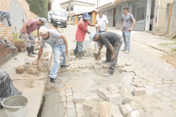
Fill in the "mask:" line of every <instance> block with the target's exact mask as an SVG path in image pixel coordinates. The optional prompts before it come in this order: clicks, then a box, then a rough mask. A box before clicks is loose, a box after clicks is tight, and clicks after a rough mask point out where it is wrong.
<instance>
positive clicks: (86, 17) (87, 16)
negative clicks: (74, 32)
mask: <svg viewBox="0 0 176 117" xmlns="http://www.w3.org/2000/svg"><path fill="white" fill-rule="evenodd" d="M83 16H84V19H86V20H88V19H90V17H89V14H88V13H87V12H84V14H83Z"/></svg>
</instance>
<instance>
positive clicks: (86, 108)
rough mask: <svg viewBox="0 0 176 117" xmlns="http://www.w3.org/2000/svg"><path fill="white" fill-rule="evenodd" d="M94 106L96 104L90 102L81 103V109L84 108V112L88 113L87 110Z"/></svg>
mask: <svg viewBox="0 0 176 117" xmlns="http://www.w3.org/2000/svg"><path fill="white" fill-rule="evenodd" d="M95 106H96V103H95V102H92V101H86V102H84V103H83V107H84V110H85V111H88V110H90V109H92V108H94V107H95Z"/></svg>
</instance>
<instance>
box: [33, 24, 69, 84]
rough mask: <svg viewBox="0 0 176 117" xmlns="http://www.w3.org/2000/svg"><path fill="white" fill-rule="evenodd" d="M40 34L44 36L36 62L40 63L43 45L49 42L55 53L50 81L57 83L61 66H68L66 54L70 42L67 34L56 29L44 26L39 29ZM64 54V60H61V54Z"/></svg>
mask: <svg viewBox="0 0 176 117" xmlns="http://www.w3.org/2000/svg"><path fill="white" fill-rule="evenodd" d="M39 33H40V36H41V37H42V39H41V42H40V49H39V52H38V58H37V61H36V62H35V63H34V64H39V60H40V57H41V55H42V53H43V46H44V45H45V43H48V44H49V45H50V46H51V47H52V49H53V54H54V64H53V66H52V70H51V72H50V75H49V77H50V82H51V83H56V77H57V72H58V70H59V67H60V66H61V67H68V66H69V65H67V64H66V63H65V62H66V56H68V44H67V39H66V38H65V36H63V35H61V34H60V33H59V32H58V31H56V30H54V29H50V30H48V29H47V28H45V27H44V26H42V27H41V28H40V29H39ZM61 54H62V56H63V59H62V61H60V56H61Z"/></svg>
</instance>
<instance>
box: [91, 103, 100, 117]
mask: <svg viewBox="0 0 176 117" xmlns="http://www.w3.org/2000/svg"><path fill="white" fill-rule="evenodd" d="M91 117H100V116H99V114H98V110H97V106H96V107H94V108H93V109H92V111H91Z"/></svg>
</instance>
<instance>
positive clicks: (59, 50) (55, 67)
mask: <svg viewBox="0 0 176 117" xmlns="http://www.w3.org/2000/svg"><path fill="white" fill-rule="evenodd" d="M53 53H54V64H53V66H52V70H51V72H50V75H49V77H50V78H56V77H57V72H58V70H59V67H60V65H65V61H66V55H65V44H64V43H63V44H62V45H60V46H56V47H53ZM61 54H62V56H63V59H62V61H60V56H61Z"/></svg>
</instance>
